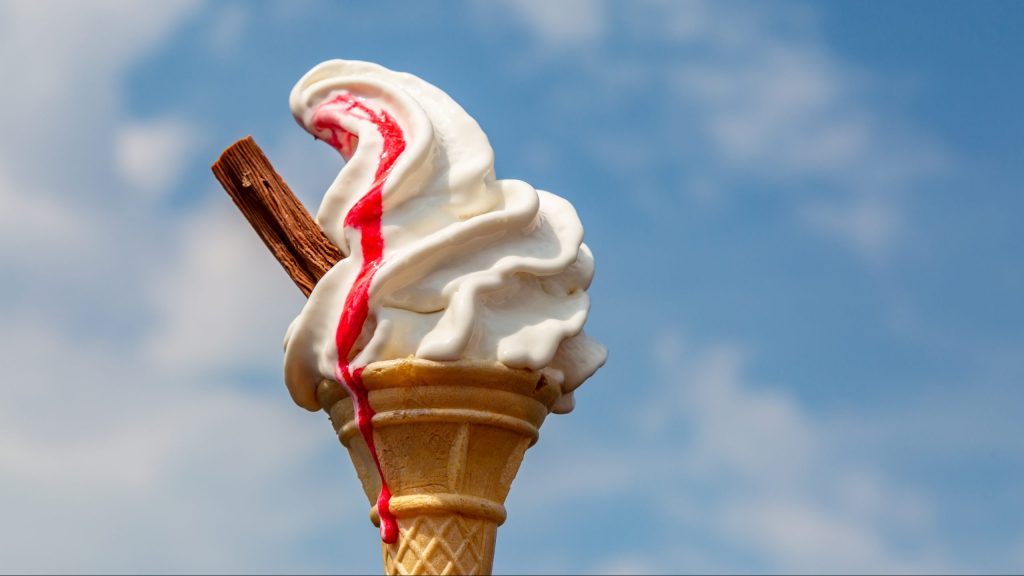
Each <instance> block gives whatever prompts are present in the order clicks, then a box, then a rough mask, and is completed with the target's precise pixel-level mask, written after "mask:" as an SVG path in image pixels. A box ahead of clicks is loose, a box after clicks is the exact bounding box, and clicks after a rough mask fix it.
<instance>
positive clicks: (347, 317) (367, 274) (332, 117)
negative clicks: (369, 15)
mask: <svg viewBox="0 0 1024 576" xmlns="http://www.w3.org/2000/svg"><path fill="white" fill-rule="evenodd" d="M342 116H351V117H355V118H358V119H360V120H364V121H369V122H371V123H373V124H374V125H375V126H376V127H377V131H378V132H379V133H380V135H381V138H382V139H383V148H382V150H381V153H380V158H379V160H378V163H377V170H376V173H375V175H374V179H373V184H372V186H371V187H370V190H369V191H368V192H367V193H366V194H364V195H363V196H362V197H361V198H360V199H359V201H358V202H356V204H355V206H353V207H352V209H351V210H349V212H348V214H347V215H346V216H345V222H344V226H345V227H347V228H353V229H355V230H357V231H359V238H360V246H361V248H362V256H363V259H362V266H361V267H360V269H359V274H358V275H357V276H356V279H355V281H354V282H353V284H352V289H351V290H350V291H349V293H348V296H347V297H346V298H345V307H344V309H343V310H342V314H341V318H340V320H339V321H338V328H337V331H336V332H335V337H334V340H335V344H336V346H337V349H338V365H337V367H336V368H335V374H334V375H335V379H336V380H337V381H338V382H339V383H340V384H342V385H343V386H345V388H346V389H347V390H348V392H349V395H350V396H351V397H352V401H353V403H354V407H355V413H356V422H357V423H358V427H359V433H360V434H361V435H362V437H363V440H365V441H366V446H367V447H368V448H369V450H370V454H371V455H372V456H373V462H374V464H375V465H376V466H377V473H378V474H379V475H380V485H381V489H380V496H379V497H378V498H377V513H378V515H379V516H380V535H381V539H382V540H384V542H386V543H388V544H393V543H394V542H396V541H397V540H398V522H397V521H396V519H395V516H394V515H393V514H392V513H391V509H390V501H391V490H390V489H389V488H388V483H387V480H386V479H385V478H384V471H383V470H382V469H381V465H380V458H379V457H378V455H377V448H376V446H375V443H374V439H373V415H374V410H373V407H372V406H370V401H369V398H368V395H367V392H366V387H365V386H364V385H363V380H362V372H363V367H362V366H360V367H353V366H351V365H350V364H349V361H348V358H349V356H350V355H351V353H352V347H353V346H355V343H356V339H357V338H359V334H360V333H361V332H362V330H363V324H364V323H365V322H366V318H367V315H368V313H369V300H370V298H369V295H370V284H371V283H372V282H373V276H374V274H375V273H376V271H377V270H378V269H379V268H380V266H381V263H382V260H383V257H384V237H383V235H382V234H381V216H382V212H383V190H384V184H385V182H387V178H388V174H389V173H390V172H391V168H392V167H393V166H394V165H395V161H396V160H398V157H399V156H401V154H402V152H403V151H404V150H405V137H404V135H403V134H402V128H401V127H400V126H399V125H398V123H397V122H395V121H394V119H393V118H392V117H391V116H390V115H389V114H388V113H387V112H386V111H381V112H375V111H374V110H371V109H370V108H369V107H367V106H366V105H365V104H363V103H362V102H360V101H359V100H357V99H356V98H355V97H354V96H352V95H351V94H347V93H343V94H339V95H337V96H335V97H334V98H333V99H331V100H328V101H326V102H324V103H322V104H320V105H319V106H317V108H316V111H315V113H314V115H313V123H314V127H315V128H316V129H317V130H318V131H321V130H326V131H329V132H330V134H331V136H330V138H329V140H328V141H327V142H328V143H329V144H330V145H331V146H333V147H334V148H335V149H336V150H338V152H340V153H341V155H342V156H344V157H345V158H346V159H347V158H350V157H351V156H352V153H353V152H354V149H355V144H356V136H355V135H354V134H352V133H351V132H349V131H347V130H345V129H344V128H342V127H341V125H340V123H339V118H340V117H342Z"/></svg>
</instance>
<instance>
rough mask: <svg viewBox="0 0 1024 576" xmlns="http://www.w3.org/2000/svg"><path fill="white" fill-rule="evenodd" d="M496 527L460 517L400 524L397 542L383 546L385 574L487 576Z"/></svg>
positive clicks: (415, 519)
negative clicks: (476, 575)
mask: <svg viewBox="0 0 1024 576" xmlns="http://www.w3.org/2000/svg"><path fill="white" fill-rule="evenodd" d="M497 530H498V526H497V524H495V523H494V522H489V521H487V520H483V519H480V518H471V517H468V516H463V515H461V514H451V515H444V516H426V515H424V516H413V517H412V518H403V519H402V520H401V521H399V528H398V532H399V536H398V542H396V543H395V544H383V550H384V572H385V573H386V574H409V575H412V574H490V573H491V563H492V561H493V559H494V541H495V536H496V533H497Z"/></svg>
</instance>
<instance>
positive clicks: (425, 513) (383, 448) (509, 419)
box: [317, 359, 560, 574]
mask: <svg viewBox="0 0 1024 576" xmlns="http://www.w3.org/2000/svg"><path fill="white" fill-rule="evenodd" d="M363 383H364V385H365V386H366V388H367V391H368V396H369V401H370V403H371V404H372V405H373V407H374V409H375V411H376V415H375V416H374V417H373V428H374V438H375V443H376V446H377V452H378V456H379V458H380V462H381V470H382V471H383V474H384V475H385V477H386V479H387V482H388V485H389V486H390V488H391V491H392V498H391V504H390V509H391V512H392V514H394V516H395V517H396V518H397V521H398V528H399V538H398V540H397V542H395V543H393V544H383V555H384V566H385V570H386V572H387V573H388V574H489V573H490V571H491V565H492V561H493V555H494V543H495V537H496V532H497V527H498V526H500V525H501V524H502V523H503V522H504V521H505V517H506V512H505V507H504V502H505V498H506V496H507V495H508V492H509V488H510V487H511V484H512V480H513V479H514V478H515V476H516V473H517V472H518V470H519V465H520V464H521V463H522V459H523V456H524V454H525V452H526V450H527V448H529V447H530V446H531V445H533V444H534V443H535V442H536V441H537V438H538V430H539V428H540V426H541V424H542V423H543V421H544V418H545V417H546V416H547V414H548V412H549V411H550V408H551V406H552V405H553V404H554V402H555V401H556V400H557V399H558V396H559V394H560V391H559V386H558V383H556V382H552V381H549V379H548V378H547V377H546V376H545V375H544V374H542V373H540V372H532V371H527V370H512V369H509V368H506V367H504V366H502V365H501V364H498V363H492V362H469V361H462V362H430V361H425V360H418V359H406V360H397V361H386V362H377V363H374V364H371V365H369V366H368V367H367V368H366V369H365V371H364V372H363ZM317 396H318V399H319V401H320V403H321V405H322V406H324V410H325V411H327V412H328V414H329V415H330V418H331V422H332V424H333V426H334V428H335V431H336V432H337V434H338V437H339V439H340V440H341V442H342V444H344V445H345V447H346V448H347V449H348V451H349V455H350V456H351V458H352V462H353V464H354V465H355V467H356V471H357V474H358V475H359V479H360V481H361V482H362V485H363V489H364V491H365V492H366V496H367V499H368V500H369V502H370V503H371V504H373V503H374V502H376V499H377V496H378V494H379V492H380V487H381V481H380V477H379V475H378V473H377V469H376V467H375V465H374V463H373V460H372V457H371V455H370V453H369V450H368V448H367V446H366V442H365V441H364V440H363V438H362V437H361V436H360V434H359V430H358V428H357V425H356V422H355V414H354V410H353V407H352V402H351V400H350V398H349V397H348V395H347V393H346V392H345V390H344V388H342V387H341V386H339V385H338V384H337V383H335V382H332V381H328V380H325V381H323V382H322V383H321V384H320V386H319V388H318V390H317ZM370 516H371V520H372V521H373V522H374V523H375V524H377V523H379V518H378V517H377V513H376V509H375V506H372V507H371V511H370Z"/></svg>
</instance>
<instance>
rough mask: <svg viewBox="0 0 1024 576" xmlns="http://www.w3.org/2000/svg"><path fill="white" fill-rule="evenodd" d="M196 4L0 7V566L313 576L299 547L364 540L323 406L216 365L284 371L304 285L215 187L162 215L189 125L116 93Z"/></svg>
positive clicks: (347, 546) (351, 547)
mask: <svg viewBox="0 0 1024 576" xmlns="http://www.w3.org/2000/svg"><path fill="white" fill-rule="evenodd" d="M195 6H196V4H195V3H194V2H161V3H156V4H137V3H129V2H124V3H120V2H115V3H111V2H107V3H100V2H92V3H80V2H66V3H53V2H47V3H38V2H20V3H19V2H7V3H3V4H0V47H2V49H0V66H2V68H3V70H4V74H5V82H4V83H3V84H2V85H0V94H2V96H3V98H4V101H5V106H4V107H2V108H0V121H2V122H3V124H4V127H5V130H4V131H3V132H2V133H0V202H2V204H3V210H0V230H2V236H3V238H4V239H5V240H7V241H6V242H3V243H0V262H2V263H3V264H4V265H5V266H7V269H8V275H6V276H5V277H4V281H3V284H2V285H0V288H3V289H4V290H5V294H7V293H8V292H7V291H14V292H13V293H14V294H16V296H17V298H16V299H13V300H11V299H7V300H8V301H7V302H4V304H5V305H8V304H11V302H13V304H12V305H10V306H9V308H10V309H9V310H8V309H5V311H4V314H5V315H4V322H2V323H0V365H2V366H3V369H4V379H5V383H7V384H9V385H6V386H3V387H0V422H2V424H0V509H2V510H3V514H2V515H0V540H2V541H3V542H4V545H3V546H0V565H2V566H3V567H4V569H5V570H10V571H47V572H83V571H85V572H108V573H109V572H130V573H139V572H144V573H150V572H157V571H168V572H211V571H223V572H242V571H249V572H266V571H272V572H281V571H301V572H308V571H311V570H322V569H324V568H325V566H324V565H323V564H322V562H323V561H324V558H327V557H329V555H328V554H326V553H325V554H324V555H323V557H321V558H308V557H309V554H308V551H309V548H310V547H309V544H308V543H309V542H310V541H316V540H320V539H325V535H327V534H331V533H334V532H337V531H340V530H341V529H344V530H347V531H349V532H355V533H357V534H362V533H365V534H366V535H367V538H366V540H367V541H369V542H371V543H372V541H373V529H372V527H370V526H369V525H368V522H367V520H366V509H367V508H366V503H365V501H364V500H363V499H362V496H361V494H362V492H361V490H360V489H359V487H358V484H357V482H356V480H355V475H354V473H352V472H351V470H350V469H349V468H350V466H349V465H348V464H347V463H346V462H345V460H346V458H347V457H346V455H345V453H344V450H343V449H342V448H341V447H340V446H339V445H338V444H337V440H336V439H335V438H334V435H333V434H332V433H331V430H330V427H329V425H328V424H327V422H326V419H325V417H324V416H323V415H322V414H318V415H310V414H309V413H307V412H305V411H304V410H301V409H299V408H297V407H295V406H292V405H291V403H290V402H289V400H288V398H287V393H286V392H285V390H284V387H283V386H280V387H276V388H274V389H273V391H271V392H267V391H257V390H252V389H243V388H240V387H239V385H238V381H239V379H240V377H239V376H238V374H234V375H226V372H228V371H231V370H235V371H239V372H244V373H246V374H251V373H253V372H254V371H250V370H251V369H252V368H253V367H256V368H257V370H256V372H260V373H269V374H273V373H275V372H277V371H278V370H279V363H280V353H281V352H280V341H281V338H282V336H283V330H284V328H285V327H286V326H287V321H288V320H289V319H290V314H289V313H288V312H287V310H288V307H287V306H281V305H280V304H281V302H282V301H288V300H289V299H291V300H292V301H295V300H297V301H298V304H301V295H300V294H299V293H298V291H297V290H296V289H295V288H294V287H292V286H291V285H290V284H289V282H288V280H287V279H286V277H284V276H283V273H282V272H280V271H279V270H278V269H277V264H276V263H275V262H274V261H273V259H272V258H271V257H270V256H269V255H267V254H266V253H265V251H264V252H263V253H261V252H260V251H261V250H263V248H262V247H261V246H260V243H259V241H258V239H257V238H256V236H255V234H253V233H252V232H251V231H249V230H248V228H247V225H246V224H245V223H244V220H243V219H242V218H241V216H238V215H237V214H233V213H232V212H231V210H232V209H231V208H230V202H229V201H228V199H227V198H226V197H221V198H220V200H221V203H215V202H211V203H210V204H203V205H200V206H198V207H195V208H194V211H193V212H191V213H189V214H187V215H186V217H185V218H183V219H181V220H179V219H178V217H176V216H175V215H174V214H173V213H169V212H166V211H158V210H157V206H156V204H157V203H155V202H154V199H156V198H158V197H159V196H160V195H161V194H165V193H166V192H167V191H168V190H170V189H171V188H173V187H174V186H175V185H176V184H177V183H178V178H179V177H180V175H181V174H182V173H183V172H185V171H187V170H189V169H191V168H190V165H191V161H190V158H189V152H190V146H191V145H192V144H194V142H195V138H196V134H197V133H196V131H195V128H193V127H192V126H191V125H190V124H188V123H187V122H185V121H183V120H179V119H175V118H168V117H160V118H157V119H155V120H148V121H142V120H139V119H137V118H131V117H129V116H128V115H127V114H126V112H125V111H124V110H123V107H122V105H123V103H122V99H123V90H124V88H125V81H126V77H127V73H128V72H129V71H131V70H132V69H133V68H134V67H135V66H137V65H140V64H141V63H143V62H144V61H145V59H146V57H147V56H148V55H149V54H151V53H152V51H154V50H156V49H158V48H159V47H160V45H161V44H162V42H163V41H164V40H165V39H167V38H168V37H170V36H171V35H172V34H173V33H174V32H175V30H177V29H178V28H179V26H180V25H181V24H182V23H183V22H185V21H186V20H187V18H189V17H190V16H191V15H192V14H193V13H194V8H195ZM125 183H127V184H129V185H130V186H129V188H131V189H129V190H125V188H126V187H125V186H124V185H123V184H125ZM139 190H143V191H145V192H146V194H141V195H140V194H138V191H139ZM218 194H219V193H218ZM218 205H219V206H221V208H216V206H218ZM229 215H230V216H229ZM167 255H171V256H170V257H167ZM12 266H17V270H16V271H15V272H14V275H13V276H11V274H10V268H11V267H12ZM151 294H157V295H156V296H155V297H153V298H150V296H149V295H151ZM214 298H216V301H214ZM268 299H269V301H270V302H272V303H273V306H268V305H267V302H268ZM264 308H272V309H273V310H278V311H280V313H276V314H275V313H268V312H267V310H266V309H264ZM296 309H297V308H296ZM158 344H159V345H162V346H163V347H162V348H160V349H159V350H157V351H156V352H154V353H151V351H152V350H153V349H152V348H151V347H153V346H156V345H158ZM193 359H194V360H195V362H193ZM270 366H272V367H271V368H268V367H270ZM232 376H233V377H232ZM338 479H340V480H338ZM345 506H347V507H349V509H348V510H342V508H343V507H345ZM343 512H344V513H343ZM331 543H332V545H333V551H334V552H332V553H331V554H330V557H333V558H337V556H334V555H333V554H334V553H337V554H338V555H340V556H342V557H344V556H345V555H346V554H347V553H348V552H352V553H353V554H354V553H355V552H356V550H357V549H358V548H359V546H360V545H364V544H365V542H362V541H359V542H355V541H354V540H342V539H341V538H338V539H332V542H331ZM298 550H301V551H302V552H304V554H298V553H296V551H298ZM360 557H361V556H360ZM297 558H298V560H296V559H297ZM369 560H370V562H368V563H367V564H365V565H363V566H362V567H361V568H360V566H359V564H358V563H356V564H353V565H351V566H348V565H346V567H351V568H352V569H354V570H356V571H360V569H362V570H369V569H372V568H373V567H374V566H375V564H376V562H377V561H376V559H375V558H373V557H372V556H370V557H369Z"/></svg>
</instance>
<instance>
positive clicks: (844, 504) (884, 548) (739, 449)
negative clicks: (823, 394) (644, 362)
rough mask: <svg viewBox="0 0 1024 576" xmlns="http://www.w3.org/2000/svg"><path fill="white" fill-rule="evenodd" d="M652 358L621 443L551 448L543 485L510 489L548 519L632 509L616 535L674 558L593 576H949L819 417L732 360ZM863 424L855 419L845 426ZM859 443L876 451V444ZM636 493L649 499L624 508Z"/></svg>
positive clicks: (702, 355)
mask: <svg viewBox="0 0 1024 576" xmlns="http://www.w3.org/2000/svg"><path fill="white" fill-rule="evenodd" d="M652 349H653V350H654V357H653V362H654V366H655V374H656V378H657V379H658V382H657V384H656V385H654V386H651V387H650V388H649V390H651V391H652V392H651V393H652V394H653V395H652V396H643V397H641V398H638V399H635V400H634V403H635V404H636V405H637V406H638V407H639V408H638V410H637V411H633V412H630V413H629V422H632V423H633V425H632V426H631V427H629V430H630V432H629V433H626V434H624V435H623V436H620V437H619V438H618V439H616V440H613V441H612V442H611V443H610V444H608V443H605V444H601V445H594V446H584V445H580V444H575V445H572V446H565V445H563V446H560V448H559V450H558V452H559V458H558V459H557V460H555V461H545V462H541V463H538V462H534V463H532V464H531V465H532V466H537V467H540V468H543V469H544V472H543V476H540V475H534V474H533V473H532V472H530V471H529V470H527V471H525V472H524V474H525V478H526V479H527V480H526V482H525V484H526V485H527V487H526V488H525V489H524V487H523V486H519V487H517V489H524V490H528V491H530V496H529V497H528V498H525V497H524V500H529V501H530V502H531V503H532V505H533V506H540V507H547V508H548V514H552V513H555V514H557V513H558V512H557V510H559V509H560V507H565V508H566V509H579V508H583V509H593V508H596V507H599V506H601V504H600V503H601V502H605V503H607V502H635V504H636V506H637V507H638V508H637V509H635V510H634V514H636V515H639V516H642V517H644V521H643V522H642V523H641V524H638V525H637V526H631V527H627V526H623V527H620V528H619V529H621V530H627V531H628V530H643V531H645V532H647V533H649V538H653V539H654V543H653V544H652V546H655V547H657V548H658V549H663V550H669V549H674V550H675V552H672V553H668V552H666V553H665V554H664V555H660V556H655V557H651V556H647V557H644V558H643V562H639V560H638V558H639V557H638V556H637V555H636V554H632V555H631V554H630V553H628V549H627V550H623V549H619V550H614V551H612V550H610V551H609V552H608V556H607V557H603V558H601V557H599V558H596V559H595V560H594V561H595V564H594V565H593V568H594V569H595V570H598V571H601V572H606V571H611V572H614V571H620V570H626V571H628V570H631V569H633V568H640V567H642V569H643V571H644V572H647V573H657V572H670V573H671V572H679V571H700V572H743V571H748V570H751V569H755V568H752V567H756V570H757V571H769V572H786V573H820V572H823V571H824V572H835V571H836V570H839V571H841V572H860V573H863V572H872V573H874V572H884V573H893V572H900V573H903V572H921V571H925V572H932V571H948V570H950V569H951V566H950V564H948V562H949V561H950V560H949V558H947V557H946V555H945V553H944V552H943V547H942V546H941V540H940V539H939V537H938V534H937V532H938V530H937V527H936V525H935V523H934V518H933V503H932V502H930V501H929V499H928V498H927V496H926V495H923V494H921V493H920V492H919V491H918V489H917V488H916V487H911V486H908V485H905V484H903V483H902V481H901V480H900V479H898V478H896V477H893V476H892V475H889V474H887V473H886V468H885V466H884V462H883V461H882V460H881V459H877V458H874V457H872V455H871V452H872V450H871V449H866V450H859V451H852V450H850V445H849V442H848V438H847V437H846V435H845V434H843V433H842V432H841V430H839V429H837V428H836V427H835V426H833V425H832V423H831V422H830V418H831V417H830V416H829V415H828V414H825V413H818V414H813V413H812V411H811V410H810V408H809V407H808V406H806V405H805V404H804V403H803V402H801V401H800V400H799V399H798V398H797V397H795V396H794V395H792V394H791V393H789V392H787V391H786V390H785V389H784V388H782V387H779V386H772V385H766V384H762V383H757V382H751V381H750V380H749V377H748V375H747V370H746V368H745V366H746V363H747V362H746V360H745V357H744V354H743V352H742V351H741V350H740V349H739V348H737V347H736V346H733V345H729V344H712V345H704V344H700V343H694V342H688V341H686V340H684V339H683V338H682V337H681V336H680V335H679V333H678V332H675V331H666V332H663V333H661V334H659V335H658V336H657V337H656V338H655V339H654V341H653V342H652ZM906 409H907V410H908V411H909V410H912V409H913V407H906ZM859 418H863V420H859ZM870 421H872V420H871V418H870V417H869V416H865V415H863V414H861V415H859V416H858V421H857V422H856V425H857V426H865V425H868V424H867V423H868V422H870ZM851 424H852V423H851ZM548 441H550V440H548ZM576 442H583V443H586V440H585V439H582V440H581V439H577V440H576ZM872 442H875V443H876V444H873V446H874V450H876V451H877V452H879V453H881V452H884V451H885V448H884V446H885V438H883V437H874V438H873V439H872ZM566 453H570V454H571V455H570V456H569V457H565V454H566ZM580 471H586V474H581V473H580ZM555 481H557V483H558V484H561V485H564V487H565V489H564V490H558V489H556V488H555V486H554V484H555V483H556V482H555ZM535 483H540V484H539V485H536V486H535V485H534V484H535ZM641 487H642V488H641ZM637 490H642V492H643V493H644V494H647V495H656V496H652V501H650V502H647V501H640V500H636V496H635V495H636V492H637ZM520 503H522V502H520ZM552 509H554V510H555V512H552V511H551V510H552ZM613 532H614V530H613ZM689 539H692V541H688V540H689ZM670 542H671V543H672V544H670ZM751 562H752V563H751Z"/></svg>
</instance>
